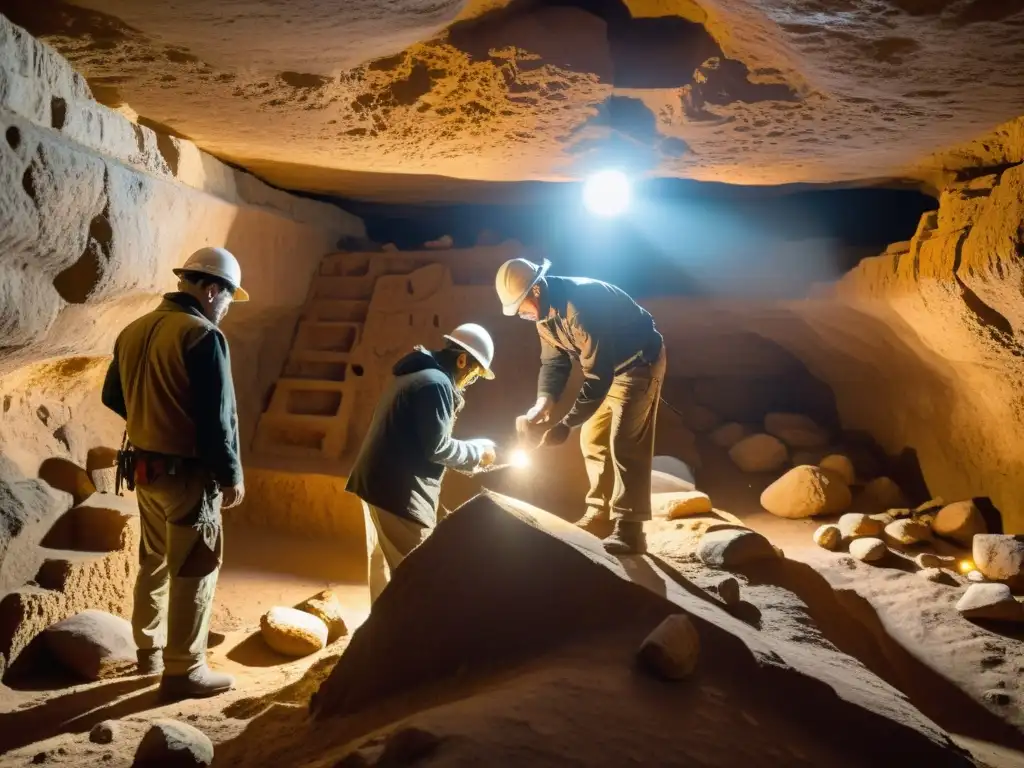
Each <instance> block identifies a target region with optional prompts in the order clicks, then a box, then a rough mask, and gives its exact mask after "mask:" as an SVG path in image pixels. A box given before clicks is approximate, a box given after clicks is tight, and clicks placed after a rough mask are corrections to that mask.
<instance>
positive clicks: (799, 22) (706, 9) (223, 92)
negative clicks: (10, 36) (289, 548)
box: [0, 0, 1024, 200]
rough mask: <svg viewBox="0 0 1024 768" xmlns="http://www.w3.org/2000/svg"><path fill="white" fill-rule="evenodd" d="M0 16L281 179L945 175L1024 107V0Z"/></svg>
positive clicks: (188, 130) (501, 2) (109, 89)
mask: <svg viewBox="0 0 1024 768" xmlns="http://www.w3.org/2000/svg"><path fill="white" fill-rule="evenodd" d="M85 5H87V6H88V7H87V8H86V7H83V6H85ZM463 6H465V7H463ZM502 6H508V7H507V8H503V7H502ZM0 10H3V12H4V13H6V14H8V15H10V16H11V18H12V19H13V20H14V21H15V22H16V23H18V24H22V25H24V26H25V27H26V28H27V29H28V30H29V31H31V32H32V33H34V34H37V35H39V36H41V37H42V38H43V39H44V40H46V41H47V42H48V43H50V44H52V45H54V46H55V47H56V48H57V49H58V50H60V51H61V52H63V53H64V54H65V55H66V56H67V57H68V58H69V59H70V60H71V61H72V62H73V63H74V65H75V66H76V67H77V68H78V69H79V71H81V72H82V74H84V75H85V76H86V77H87V78H89V81H90V83H91V84H92V85H93V87H94V89H95V90H96V92H97V94H98V95H99V96H100V98H101V100H102V101H104V103H108V104H110V105H113V106H118V107H119V108H120V109H122V111H124V112H125V113H126V114H134V113H137V114H138V115H141V116H142V118H140V120H141V121H142V122H145V123H146V124H160V125H165V126H168V127H170V128H171V129H173V130H174V131H175V132H177V133H178V134H180V135H184V136H188V137H190V138H192V139H194V140H195V141H197V142H198V143H199V145H200V146H202V147H203V148H204V149H205V150H207V151H210V152H213V153H215V154H217V155H218V156H221V157H225V158H230V159H231V160H234V161H237V162H241V163H243V164H245V165H246V166H247V167H249V168H251V169H254V170H256V171H257V172H259V173H261V174H262V175H263V176H264V177H265V178H267V179H269V180H270V181H272V182H275V183H277V184H280V185H283V186H289V187H293V188H305V189H311V190H329V191H335V192H339V191H340V192H345V193H348V194H354V195H362V196H367V197H381V198H386V199H392V200H397V199H413V200H415V199H421V200H422V199H427V198H428V197H431V196H433V195H436V194H439V193H442V194H443V192H441V191H440V190H439V188H438V182H439V181H442V180H440V179H437V178H431V176H447V177H456V178H459V179H482V180H523V179H548V180H558V179H568V178H578V177H580V176H581V175H582V174H583V173H585V172H586V170H587V169H588V168H591V167H593V166H594V165H595V164H600V163H603V162H606V161H607V160H608V158H609V157H615V158H618V159H619V160H620V161H622V162H628V163H630V164H632V165H633V166H634V167H637V168H639V169H641V170H653V171H657V172H658V173H659V174H661V175H673V176H680V177H685V178H693V179H701V180H717V181H726V182H730V183H740V184H780V183H786V182H823V181H843V180H853V179H871V178H879V177H892V176H900V175H904V174H907V173H913V174H914V175H916V176H917V177H918V178H926V179H931V180H935V179H937V178H938V177H939V175H940V174H939V171H940V169H941V168H943V167H946V166H950V167H960V166H961V165H962V164H963V162H964V159H965V158H971V157H975V156H978V155H979V154H980V155H981V156H982V157H983V158H985V160H986V161H989V162H991V161H993V159H994V158H996V157H998V156H1000V155H1001V154H1002V152H1003V146H1004V145H1003V143H1002V142H1000V141H992V142H990V143H989V144H988V146H987V147H986V146H985V145H984V144H981V143H977V142H975V140H976V139H978V138H979V137H981V136H982V135H983V134H988V133H990V132H993V131H995V129H996V128H997V126H1000V125H1001V124H1003V123H1006V122H1007V121H1012V120H1014V119H1015V118H1017V117H1018V116H1019V115H1021V114H1022V113H1024V66H1022V64H1024V9H1021V7H1020V4H1019V3H1016V2H1015V1H1014V0H931V1H930V2H921V1H920V0H916V1H915V0H879V1H878V2H873V3H851V2H845V1H841V0H793V1H792V2H788V3H785V4H781V5H780V4H779V3H777V2H772V1H771V0H745V2H742V3H736V2H728V0H702V2H700V3H696V2H694V0H667V1H665V2H657V3H653V2H650V0H625V2H621V3H619V2H610V3H606V4H604V10H603V11H601V12H600V13H601V15H597V14H598V12H597V11H595V12H593V13H591V12H588V11H586V10H584V9H583V8H581V7H567V6H554V7H553V6H551V5H547V4H545V3H541V2H538V3H530V2H516V3H508V2H507V0H477V1H475V2H470V3H463V2H458V1H456V0H440V1H435V2H426V0H400V2H390V3H380V2H372V1H371V0H359V1H358V2H350V3H345V4H342V5H341V6H337V5H332V6H330V7H329V8H328V6H325V5H324V4H322V3H319V2H315V1H314V0H301V1H300V2H295V3H288V4H285V5H280V6H276V7H273V8H269V7H268V8H263V9H261V13H253V12H252V10H251V8H250V7H249V6H248V5H247V4H245V3H239V2H228V3H218V4H215V5H214V6H211V5H210V4H209V3H206V2H201V1H200V0H183V1H182V2H176V3H173V4H159V3H139V2H131V0H90V2H89V3H87V4H86V3H77V4H74V5H72V4H70V3H63V2H59V1H58V0H41V1H40V2H36V3H18V2H15V1H14V0H8V2H4V3H0ZM460 11H461V15H459V14H460ZM457 16H458V19H459V20H458V21H457V22H456V18H457ZM452 22H456V23H455V24H452ZM980 83H984V84H985V87H984V88H982V87H979V84H980ZM1007 130H1011V131H1012V130H1015V129H1012V128H1003V129H1002V131H1003V132H1004V133H1005V131H1007ZM1001 135H1002V134H1000V133H996V134H995V138H997V139H998V138H999V137H1000V136H1001ZM954 147H956V148H958V149H959V151H958V152H957V153H956V154H951V153H950V152H949V150H951V149H953V148H954ZM396 174H415V175H417V176H419V179H415V178H414V179H411V180H408V181H407V180H402V181H401V182H400V183H397V180H396V179H395V178H394V175H396ZM417 181H418V183H416V182H417ZM455 194H461V196H462V197H463V199H466V197H467V195H471V194H472V193H470V192H467V191H466V190H463V191H462V192H461V193H460V192H456V193H455Z"/></svg>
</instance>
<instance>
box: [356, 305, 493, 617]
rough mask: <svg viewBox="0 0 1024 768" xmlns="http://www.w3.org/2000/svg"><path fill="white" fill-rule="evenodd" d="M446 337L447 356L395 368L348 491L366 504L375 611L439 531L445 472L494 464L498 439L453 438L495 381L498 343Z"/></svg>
mask: <svg viewBox="0 0 1024 768" xmlns="http://www.w3.org/2000/svg"><path fill="white" fill-rule="evenodd" d="M444 338H445V341H446V344H445V346H444V348H443V349H440V350H437V351H434V352H428V351H427V350H426V349H424V348H423V347H416V349H414V350H413V351H412V352H411V353H409V354H408V355H406V356H405V357H403V358H402V359H401V360H399V361H398V362H397V363H396V364H395V366H394V368H393V369H392V373H393V374H394V378H393V379H392V381H391V383H390V384H389V385H388V387H387V388H386V389H385V390H384V393H383V394H382V395H381V398H380V401H379V402H378V403H377V408H376V409H375V410H374V413H373V421H372V422H371V423H370V429H369V431H368V432H367V434H366V438H365V439H364V440H363V444H362V447H361V448H360V449H359V455H358V456H357V457H356V460H355V463H354V465H353V466H352V473H351V475H350V476H349V479H348V485H347V486H346V490H348V491H350V492H352V493H354V494H355V495H356V496H358V497H359V498H360V499H361V500H362V502H363V516H364V518H365V522H366V549H367V557H368V559H369V573H368V576H369V578H368V582H369V586H370V602H371V604H372V603H373V602H374V601H376V599H377V597H378V596H379V595H380V593H381V592H382V591H383V590H384V587H386V586H387V584H388V582H389V581H390V580H391V572H392V571H394V569H395V568H397V567H398V565H399V564H400V563H401V562H402V561H403V560H404V559H405V558H406V557H408V555H409V553H410V552H412V551H413V550H414V549H415V548H416V547H417V546H419V545H420V544H421V543H423V541H424V540H425V539H426V538H427V536H428V535H429V534H430V532H431V530H433V528H434V526H436V525H437V507H438V499H439V497H440V494H441V479H442V478H443V477H444V473H445V469H446V468H447V467H452V468H454V469H458V470H462V471H466V472H469V471H473V470H475V469H478V468H483V467H486V466H488V465H491V464H493V463H494V460H495V446H494V443H493V442H492V441H491V440H485V439H475V440H455V439H454V438H453V437H452V428H453V427H454V425H455V419H456V417H457V416H458V414H459V412H460V411H461V410H462V407H463V405H464V404H465V399H464V397H463V393H464V392H465V390H466V388H467V387H469V385H471V384H472V383H473V382H475V381H476V380H477V379H478V378H479V377H481V376H482V377H483V378H485V379H493V378H494V374H493V373H492V372H491V362H492V361H493V359H494V342H493V341H492V340H491V336H490V334H488V333H487V331H486V330H484V329H483V328H481V327H480V326H479V325H475V324H474V323H466V324H465V325H460V326H459V327H458V328H456V329H455V330H454V331H452V332H451V334H449V335H446V336H445V337H444Z"/></svg>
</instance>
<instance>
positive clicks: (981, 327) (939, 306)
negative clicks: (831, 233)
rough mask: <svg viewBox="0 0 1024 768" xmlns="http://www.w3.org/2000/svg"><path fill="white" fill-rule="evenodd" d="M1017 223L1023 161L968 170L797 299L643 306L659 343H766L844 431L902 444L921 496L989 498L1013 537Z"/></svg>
mask: <svg viewBox="0 0 1024 768" xmlns="http://www.w3.org/2000/svg"><path fill="white" fill-rule="evenodd" d="M1017 149H1018V150H1019V151H1022V152H1024V140H1022V141H1021V143H1020V144H1019V145H1018V147H1017ZM1022 220H1024V164H1019V163H1018V164H1016V165H1011V166H1009V167H995V168H990V169H978V170H976V171H975V172H974V174H972V177H971V178H966V179H964V180H962V181H960V182H957V183H955V184H953V185H951V186H949V187H948V188H947V189H946V190H945V191H943V193H942V195H941V198H940V204H939V209H938V211H935V212H931V213H928V214H925V215H924V216H923V217H922V219H921V222H920V225H919V227H918V230H917V233H916V234H915V235H914V237H913V238H912V239H911V240H910V241H909V242H904V243H897V244H894V245H892V246H890V247H889V248H888V250H887V251H886V252H885V253H883V254H881V255H879V256H877V257H873V258H868V259H865V260H863V261H862V262H861V263H860V264H859V265H858V266H857V267H855V268H854V269H853V270H852V271H851V272H849V273H848V274H847V275H845V276H844V277H843V278H841V279H840V280H839V281H838V282H837V283H836V284H834V285H830V286H821V287H820V288H819V289H817V290H815V291H813V292H812V293H811V295H810V296H809V297H808V298H807V299H804V300H800V301H794V302H782V303H779V302H775V303H771V302H764V303H759V302H756V301H748V302H743V303H739V302H728V301H719V302H715V301H708V302H699V301H695V302H678V301H673V300H652V301H649V302H645V306H646V307H647V308H648V309H649V310H650V311H651V312H652V314H653V315H654V316H655V317H656V318H657V319H658V326H659V328H664V329H665V338H666V342H667V344H668V345H669V348H670V349H671V348H672V345H673V344H674V343H678V339H677V337H678V335H679V334H680V333H681V330H679V329H683V328H685V329H686V334H687V336H688V337H694V336H700V335H702V334H704V333H708V334H710V335H711V337H717V338H719V339H723V338H728V334H729V333H730V332H731V333H733V334H740V333H747V332H753V333H757V334H759V335H761V336H763V337H765V338H767V339H769V340H771V341H773V342H776V343H778V344H779V345H780V346H782V347H784V348H785V349H787V350H788V351H789V352H791V353H792V354H793V355H795V356H796V357H798V358H799V359H800V360H802V361H803V362H804V363H805V364H806V365H807V368H808V370H809V371H810V372H811V373H812V374H813V375H815V376H817V377H818V378H820V379H821V380H822V381H824V382H825V383H827V384H828V385H830V386H831V388H832V390H833V391H834V393H835V398H836V405H837V407H838V410H839V415H840V417H841V420H842V424H843V426H844V427H846V428H848V429H857V430H863V431H865V432H867V433H869V434H871V435H873V436H874V437H875V438H876V439H877V440H878V442H879V443H880V444H881V445H882V447H884V448H885V449H886V450H887V451H888V452H889V453H891V454H892V455H894V456H895V455H899V454H900V453H901V452H906V451H908V450H909V451H910V453H906V454H905V456H904V458H905V459H907V460H908V461H912V462H914V463H917V462H919V463H920V466H921V470H922V472H923V476H924V480H925V482H926V483H927V486H928V490H929V491H930V493H931V494H932V495H933V496H941V497H942V498H945V499H970V498H975V497H988V498H989V499H991V501H992V503H993V504H994V505H995V507H996V508H997V509H998V510H999V511H1000V512H1001V514H1002V518H1003V525H1004V529H1005V531H1006V532H1007V533H1021V532H1024V514H1022V512H1021V509H1024V507H1022V505H1021V501H1022V499H1024V458H1022V456H1021V452H1020V445H1019V442H1020V441H1019V438H1018V436H1019V435H1020V434H1021V431H1022V429H1024V405H1022V403H1024V347H1022V345H1021V341H1020V333H1021V328H1022V327H1024V312H1022V309H1021V308H1022V307H1024V300H1022V298H1024V297H1022V288H1021V286H1022V281H1024V268H1022V265H1021V257H1020V254H1021V253H1022V252H1024V231H1022V230H1021V228H1020V222H1021V221H1022ZM908 382H913V396H912V397H910V396H908V392H909V390H908V386H910V385H909V384H908ZM888 506H906V503H902V504H892V503H890V504H889V505H888Z"/></svg>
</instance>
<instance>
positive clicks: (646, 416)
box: [580, 347, 665, 521]
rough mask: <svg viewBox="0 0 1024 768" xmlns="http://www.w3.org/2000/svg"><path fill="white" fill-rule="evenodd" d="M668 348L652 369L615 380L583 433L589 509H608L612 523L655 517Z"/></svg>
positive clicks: (637, 369)
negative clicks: (658, 427)
mask: <svg viewBox="0 0 1024 768" xmlns="http://www.w3.org/2000/svg"><path fill="white" fill-rule="evenodd" d="M664 382H665V349H664V347H663V348H662V350H661V354H660V355H659V356H658V359H657V360H656V361H655V362H653V363H651V364H650V365H645V366H640V367H639V368H634V369H633V370H631V371H627V372H626V373H624V374H622V375H620V376H616V377H615V380H614V381H613V382H612V386H611V389H609V390H608V394H607V396H606V397H605V399H604V402H602V403H601V407H600V408H598V410H597V412H596V413H595V414H594V415H593V416H591V417H590V418H589V419H588V420H587V422H586V423H585V424H584V425H583V428H582V429H581V430H580V446H581V448H582V449H583V462H584V464H585V465H586V469H587V477H588V478H589V480H590V490H589V492H588V493H587V509H588V512H589V511H590V510H591V509H606V510H608V512H609V513H610V515H611V518H612V519H613V520H619V519H621V520H625V521H642V520H650V519H651V463H652V461H653V459H654V426H655V422H656V421H657V418H658V403H659V402H660V400H661V386H662V384H663V383H664Z"/></svg>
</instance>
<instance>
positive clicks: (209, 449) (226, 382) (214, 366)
mask: <svg viewBox="0 0 1024 768" xmlns="http://www.w3.org/2000/svg"><path fill="white" fill-rule="evenodd" d="M185 367H186V369H187V370H188V378H189V384H190V385H191V390H192V402H193V408H194V412H193V414H192V418H193V419H194V420H195V423H196V446H197V448H198V450H199V457H200V458H201V459H202V460H203V463H204V464H206V466H207V467H209V469H210V472H211V473H212V474H213V477H214V479H215V480H216V481H217V482H218V483H219V484H220V485H221V487H222V488H232V487H234V486H237V485H240V484H241V482H242V462H241V460H240V458H239V455H238V454H239V450H238V416H237V413H236V410H235V387H234V384H233V383H232V381H231V361H230V358H229V357H228V344H227V341H225V340H224V336H223V335H222V334H221V333H220V332H219V331H210V332H209V333H207V334H206V335H205V336H203V338H202V339H200V341H198V342H197V343H196V344H195V346H193V347H192V348H191V349H188V350H186V352H185Z"/></svg>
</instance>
